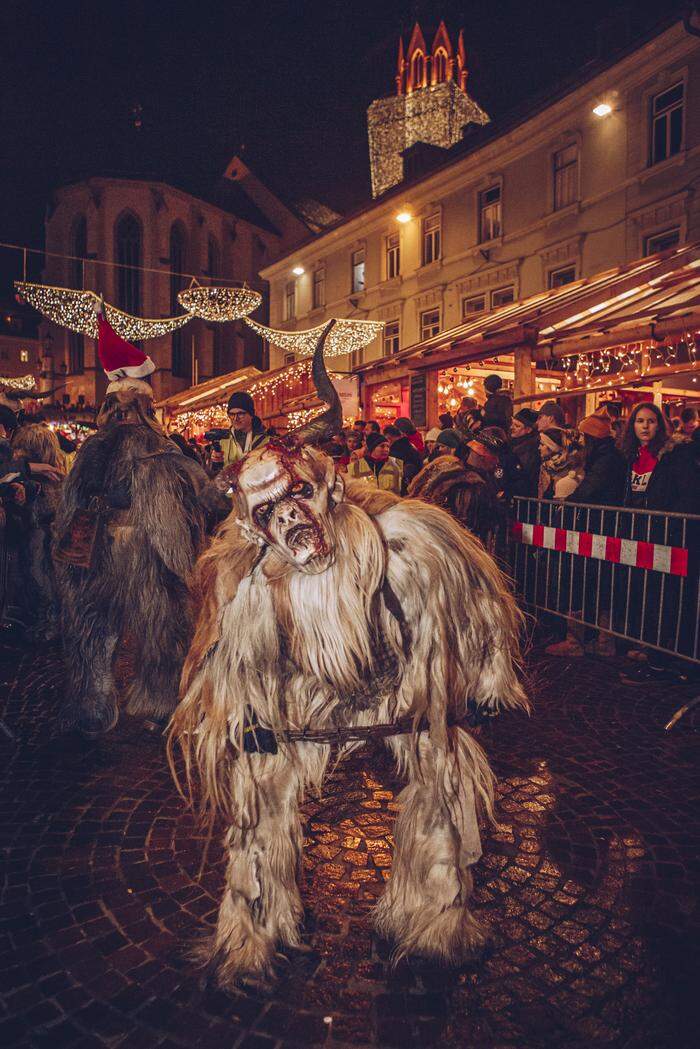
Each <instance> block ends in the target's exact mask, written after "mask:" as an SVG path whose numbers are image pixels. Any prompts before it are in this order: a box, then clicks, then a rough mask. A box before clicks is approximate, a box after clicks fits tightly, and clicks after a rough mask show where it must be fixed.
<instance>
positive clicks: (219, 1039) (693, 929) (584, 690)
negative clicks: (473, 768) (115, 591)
mask: <svg viewBox="0 0 700 1049" xmlns="http://www.w3.org/2000/svg"><path fill="white" fill-rule="evenodd" d="M531 662H532V672H533V676H534V678H535V685H534V693H535V695H534V700H535V714H534V716H533V717H532V718H531V719H529V720H528V719H526V718H523V717H511V716H508V717H502V718H500V719H498V720H497V721H496V722H495V723H494V724H493V725H490V726H489V727H488V730H484V736H483V738H482V742H483V743H484V745H485V747H486V749H487V751H488V752H489V754H490V756H491V759H492V761H493V763H494V766H495V768H496V770H497V772H498V774H499V779H500V783H499V809H498V815H499V826H498V827H497V828H495V829H493V830H491V831H490V832H489V833H487V835H486V838H485V854H484V859H483V860H482V862H481V863H480V864H479V865H478V867H477V868H476V871H475V882H476V890H475V903H476V906H477V908H478V911H479V913H480V914H481V916H482V917H484V918H485V919H486V920H487V921H488V922H489V923H490V925H491V927H492V929H493V933H494V936H493V943H492V945H491V948H490V950H489V951H488V952H487V954H486V955H485V956H484V957H483V958H482V959H480V960H479V962H478V963H475V964H474V965H472V966H467V967H465V968H464V969H462V970H459V971H454V970H445V969H438V968H436V967H434V966H431V965H428V964H426V963H425V962H421V961H419V960H411V961H409V962H403V963H401V964H400V965H399V966H398V967H397V968H395V969H392V968H391V967H390V964H389V957H388V951H389V948H388V947H387V945H386V944H384V943H382V942H381V941H377V939H376V938H375V936H374V935H373V933H372V927H371V921H370V911H371V907H372V905H373V903H374V902H375V900H376V898H377V896H378V894H379V893H381V891H382V889H383V886H384V882H385V881H386V879H387V878H388V877H389V876H390V870H391V848H392V826H393V820H394V816H395V812H396V803H395V800H394V799H395V796H396V793H397V792H398V790H399V789H400V786H401V784H400V782H399V781H398V780H397V778H396V776H395V773H394V771H393V768H392V765H391V763H390V762H389V760H388V757H387V756H386V755H385V753H384V752H383V750H381V749H378V748H377V749H375V748H372V749H364V750H360V751H359V752H357V753H356V754H353V755H352V756H351V757H350V758H348V759H346V761H344V762H343V763H341V764H340V765H339V766H338V768H337V769H336V770H335V772H334V774H333V775H332V776H330V777H329V778H328V780H327V782H326V787H325V792H324V796H323V797H322V798H321V799H319V800H314V799H310V800H309V801H307V803H306V804H305V806H304V819H305V842H306V849H305V855H304V866H305V870H304V888H303V896H304V900H305V903H306V907H307V918H306V929H305V936H304V945H303V949H301V950H299V951H296V952H294V953H293V955H291V956H290V957H289V959H288V961H287V962H286V963H285V964H283V965H282V967H281V970H280V978H279V980H278V981H277V982H276V983H275V984H274V985H273V986H271V987H268V988H265V987H248V988H246V989H245V990H243V991H242V992H241V993H240V994H238V995H235V996H230V995H225V994H223V993H221V992H213V991H206V990H202V989H201V988H200V987H199V985H198V982H197V978H196V974H195V973H194V971H193V970H192V968H191V965H190V963H189V961H188V956H187V952H188V949H189V947H190V945H191V944H192V942H193V941H194V940H196V938H197V937H198V936H201V934H202V932H203V930H204V929H206V928H207V926H208V923H210V922H211V921H212V920H213V918H214V915H215V912H216V905H217V900H218V898H219V893H220V889H221V883H222V864H221V849H220V846H219V844H218V842H217V840H216V836H215V838H214V840H213V841H212V843H211V846H210V848H209V851H208V856H207V859H206V862H205V863H204V864H203V863H202V856H203V848H204V844H205V834H204V832H203V831H202V830H201V828H199V827H198V826H196V825H195V823H194V821H193V819H192V817H191V816H190V815H189V814H188V813H187V812H186V811H185V809H184V806H183V804H182V802H181V801H180V799H179V798H178V796H177V794H176V792H175V790H174V788H173V786H172V784H171V781H170V778H169V774H168V771H167V768H166V764H165V760H164V755H163V747H162V741H161V740H160V739H159V738H157V737H153V736H149V735H147V734H145V733H144V731H143V729H142V728H141V726H139V725H138V724H137V723H134V722H128V721H123V722H122V723H121V724H120V726H119V728H118V730H117V731H116V732H115V733H113V734H112V736H110V737H109V738H108V739H107V740H106V741H103V742H100V743H92V744H86V743H84V742H82V741H80V740H78V739H77V738H75V737H73V736H68V735H60V734H59V733H58V732H57V730H56V718H57V715H58V713H59V712H60V706H61V695H62V674H61V669H60V662H59V660H58V657H57V653H56V652H55V651H53V652H51V651H49V652H46V653H45V654H39V653H35V652H31V653H29V652H27V651H25V650H21V651H20V650H16V651H13V650H12V649H9V648H6V649H4V650H2V651H1V652H0V690H1V692H2V693H6V694H7V703H6V705H5V707H4V710H2V711H0V716H2V717H4V719H5V723H6V725H7V726H8V727H9V728H10V729H11V731H13V732H14V733H15V734H16V735H17V744H16V745H13V744H11V743H10V741H9V740H7V739H6V738H5V737H4V736H2V737H0V748H1V757H2V769H3V772H2V776H3V787H2V794H1V795H0V806H1V808H2V826H3V828H4V834H3V838H4V841H3V862H4V872H3V880H2V890H1V895H0V991H1V994H2V999H1V1001H2V1011H1V1012H0V1045H2V1046H20V1045H21V1046H31V1047H36V1049H43V1047H47V1049H48V1047H51V1049H59V1047H61V1046H67V1047H68V1046H69V1047H71V1049H74V1047H81V1049H82V1047H85V1049H88V1047H103V1046H109V1047H116V1046H122V1047H127V1049H139V1047H149V1049H150V1047H151V1046H153V1047H155V1046H160V1047H163V1049H166V1047H171V1046H172V1047H175V1046H180V1047H182V1046H203V1047H204V1046H217V1047H228V1046H230V1047H232V1049H233V1047H234V1046H235V1047H236V1049H281V1047H283V1046H284V1047H287V1046H290V1047H291V1046H309V1045H322V1044H323V1045H335V1046H350V1045H352V1046H362V1045H380V1046H401V1047H404V1046H429V1045H440V1046H455V1047H456V1046H460V1047H461V1046H474V1047H481V1046H484V1047H493V1049H506V1047H512V1049H523V1047H531V1046H532V1047H539V1046H542V1047H549V1046H553V1047H555V1046H561V1047H564V1046H566V1047H567V1049H570V1047H572V1049H578V1047H583V1046H625V1047H628V1049H646V1047H650V1049H651V1047H654V1049H663V1047H665V1046H669V1047H670V1046H674V1047H683V1046H686V1045H687V1046H689V1045H691V1044H693V1045H694V1044H696V1042H695V1031H696V1024H697V1020H698V1013H697V1008H696V1002H695V999H696V991H695V981H696V977H697V971H698V969H699V968H700V966H699V965H698V963H699V962H700V958H699V957H698V955H699V954H700V948H699V947H698V937H697V933H698V926H699V925H700V918H699V911H698V902H697V888H698V880H699V878H698V874H699V872H700V813H699V812H698V807H697V797H698V787H699V786H700V772H699V771H698V745H697V742H698V737H697V732H696V728H697V723H696V722H695V723H694V722H693V721H692V720H691V719H689V718H686V719H684V721H682V722H681V723H680V725H679V726H678V727H677V728H676V729H675V730H674V732H673V733H671V734H670V735H668V734H665V733H664V732H663V725H664V723H665V721H666V720H667V719H668V717H669V716H670V714H671V713H672V712H673V710H674V709H675V708H676V707H677V706H678V705H680V703H681V702H682V700H683V698H684V697H685V696H687V695H689V694H692V692H689V691H688V689H686V690H685V691H684V690H682V689H678V688H676V689H669V687H668V686H654V687H652V686H648V685H647V686H644V687H641V686H640V687H637V688H636V689H635V688H631V687H626V686H623V685H620V684H618V683H617V674H616V671H615V667H614V665H613V664H611V663H607V662H603V661H595V660H594V659H592V658H591V659H587V660H586V661H585V662H584V661H581V660H577V661H571V662H569V663H567V662H566V661H561V660H560V661H554V660H538V659H536V658H534V657H533V658H532V660H531ZM329 1018H330V1019H331V1020H332V1022H330V1023H328V1022H326V1021H327V1020H328V1019H329Z"/></svg>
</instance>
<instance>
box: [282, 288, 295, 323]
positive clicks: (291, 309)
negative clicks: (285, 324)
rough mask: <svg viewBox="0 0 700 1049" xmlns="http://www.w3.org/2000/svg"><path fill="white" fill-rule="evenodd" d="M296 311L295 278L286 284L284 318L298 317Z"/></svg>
mask: <svg viewBox="0 0 700 1049" xmlns="http://www.w3.org/2000/svg"><path fill="white" fill-rule="evenodd" d="M296 312H297V308H296V284H295V282H294V281H293V280H290V281H287V283H286V284H285V286H284V319H285V320H286V321H293V320H294V318H295V317H296Z"/></svg>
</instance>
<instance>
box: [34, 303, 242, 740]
mask: <svg viewBox="0 0 700 1049" xmlns="http://www.w3.org/2000/svg"><path fill="white" fill-rule="evenodd" d="M98 326H99V353H100V360H101V361H102V365H103V367H104V369H105V372H106V373H107V377H108V378H109V380H110V382H109V385H108V387H107V395H106V397H105V400H104V403H103V404H102V407H101V408H100V412H99V415H98V416H97V427H98V429H97V433H96V434H95V435H94V436H92V437H89V438H88V439H87V440H86V441H85V443H84V444H83V445H82V447H81V448H80V450H79V452H78V454H77V456H76V460H75V463H74V465H73V468H72V470H71V471H70V473H69V475H68V477H67V479H66V481H65V483H64V486H63V493H62V500H61V503H60V505H59V508H58V512H57V515H56V523H55V535H56V541H55V545H54V557H55V559H56V562H57V566H58V573H57V575H58V583H59V590H60V596H61V604H62V636H63V644H64V652H65V657H66V663H67V669H68V674H69V685H68V697H69V709H68V711H67V716H66V721H67V722H68V723H69V724H74V725H76V726H77V727H78V728H79V729H81V730H82V731H83V732H84V733H86V734H88V735H96V734H99V733H102V732H106V731H108V730H109V729H110V728H112V727H113V726H114V724H115V723H116V721H117V718H118V703H117V694H116V688H115V682H114V677H113V674H112V663H113V659H114V655H115V650H116V648H117V645H118V644H119V642H120V640H121V639H122V638H123V637H128V638H129V641H130V645H131V648H132V651H133V676H132V681H131V684H130V687H129V693H128V696H127V697H126V710H127V713H129V714H134V715H136V716H139V717H145V718H151V719H154V720H159V719H162V718H167V717H168V716H169V715H170V714H171V713H172V711H173V709H174V707H175V704H176V702H177V691H178V680H179V676H180V669H181V667H182V662H183V659H184V657H185V653H186V651H187V646H188V644H189V641H190V634H191V616H190V600H189V591H188V586H187V576H188V574H189V572H190V570H191V568H192V567H193V565H194V563H195V560H196V558H197V556H198V554H200V553H201V551H202V549H203V546H204V543H205V538H206V533H207V527H208V525H209V524H213V523H215V522H216V520H217V519H219V518H220V517H222V516H224V515H225V513H226V512H227V510H228V509H229V505H228V502H227V500H226V499H225V497H224V496H223V495H221V493H220V492H218V491H217V490H216V489H215V488H214V486H213V484H212V482H211V481H210V480H209V478H208V477H207V476H206V474H205V472H204V470H203V469H202V467H201V466H199V465H198V464H197V463H196V462H194V461H193V460H192V459H189V458H187V457H186V456H184V455H183V454H182V452H181V451H180V449H179V448H178V447H177V446H176V445H175V444H174V443H173V442H172V441H170V440H168V438H167V437H166V436H165V434H164V433H163V430H162V429H161V427H160V425H159V423H158V422H157V421H156V418H155V413H154V410H153V391H152V389H151V387H150V386H149V384H148V383H147V382H145V381H144V379H145V377H146V376H147V375H149V374H150V373H151V372H152V371H153V370H154V368H155V365H154V364H153V362H152V361H151V360H150V358H148V357H146V356H145V354H144V353H143V352H142V351H141V350H139V349H138V348H137V347H135V346H132V345H130V344H129V343H127V342H125V341H124V340H123V339H121V338H120V337H119V336H118V335H117V334H116V333H115V332H114V331H113V330H112V328H111V327H110V326H109V324H108V323H107V321H106V320H105V318H104V317H103V316H100V317H99V318H98Z"/></svg>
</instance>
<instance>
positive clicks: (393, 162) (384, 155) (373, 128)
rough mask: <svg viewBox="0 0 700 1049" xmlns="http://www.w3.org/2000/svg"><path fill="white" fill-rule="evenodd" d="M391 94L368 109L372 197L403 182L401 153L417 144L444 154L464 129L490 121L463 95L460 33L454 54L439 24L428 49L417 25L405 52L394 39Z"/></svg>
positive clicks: (463, 55) (464, 75)
mask: <svg viewBox="0 0 700 1049" xmlns="http://www.w3.org/2000/svg"><path fill="white" fill-rule="evenodd" d="M395 80H396V95H395V96H394V97H390V98H379V99H376V101H374V102H372V104H371V105H370V107H369V109H368V110H367V132H368V136H369V160H370V168H371V172H372V196H373V197H378V196H380V195H381V194H382V193H386V191H387V190H388V189H391V187H392V186H396V185H397V184H398V183H399V182H401V181H403V178H404V157H403V154H404V151H405V150H407V149H409V148H410V147H411V146H413V145H415V144H416V143H418V142H424V143H426V144H427V145H429V146H435V147H438V148H441V149H449V148H450V146H454V145H455V143H457V142H459V140H460V139H461V138H462V134H463V131H464V127H465V125H466V124H487V123H488V121H489V117H488V116H487V114H486V113H485V112H484V111H483V109H481V108H480V107H479V106H478V105H477V103H476V102H475V101H474V100H473V99H472V98H470V97H469V95H468V94H467V56H466V53H465V50H464V33H463V32H462V31H460V34H459V40H458V42H457V51H456V53H455V51H454V50H453V48H452V42H451V40H450V37H449V34H448V32H447V28H446V26H445V23H444V22H440V25H439V27H438V30H437V33H436V34H435V38H434V40H433V45H432V48H431V49H430V50H428V48H427V46H426V43H425V38H424V36H423V32H422V30H421V27H420V26H419V25H418V23H417V22H416V24H415V26H414V27H413V32H412V33H411V39H410V41H409V44H408V49H407V51H406V52H404V46H403V39H400V40H399V54H398V61H397V66H396V77H395Z"/></svg>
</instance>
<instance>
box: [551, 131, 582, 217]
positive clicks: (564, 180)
mask: <svg viewBox="0 0 700 1049" xmlns="http://www.w3.org/2000/svg"><path fill="white" fill-rule="evenodd" d="M576 200H578V146H577V145H576V144H575V143H574V144H572V145H570V146H566V147H565V148H564V149H560V150H557V152H556V153H555V154H554V210H555V211H560V210H561V208H568V206H569V204H573V203H575V201H576Z"/></svg>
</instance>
